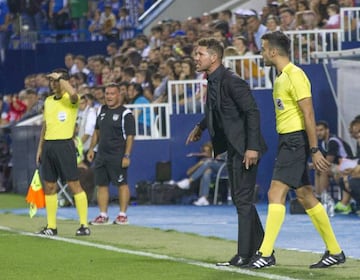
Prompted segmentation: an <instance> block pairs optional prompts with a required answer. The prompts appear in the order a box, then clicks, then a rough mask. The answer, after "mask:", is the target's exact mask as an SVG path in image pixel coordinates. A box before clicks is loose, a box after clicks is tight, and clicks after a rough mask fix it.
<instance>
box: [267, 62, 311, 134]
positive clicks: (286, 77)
mask: <svg viewBox="0 0 360 280" xmlns="http://www.w3.org/2000/svg"><path fill="white" fill-rule="evenodd" d="M307 97H311V85H310V82H309V79H308V78H307V76H306V74H305V73H304V71H303V70H302V69H300V68H299V67H297V66H296V65H294V64H293V63H289V64H288V65H286V66H285V67H284V69H283V71H282V73H281V74H280V75H279V76H278V77H277V78H276V80H275V83H274V89H273V99H274V104H275V114H276V130H277V132H278V133H279V134H284V133H290V132H295V131H299V130H304V129H305V124H304V116H303V114H302V112H301V109H300V107H299V105H298V101H300V100H302V99H304V98H307Z"/></svg>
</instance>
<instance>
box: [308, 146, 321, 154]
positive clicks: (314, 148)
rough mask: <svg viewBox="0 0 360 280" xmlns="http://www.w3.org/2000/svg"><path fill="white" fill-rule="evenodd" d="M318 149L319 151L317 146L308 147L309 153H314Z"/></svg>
mask: <svg viewBox="0 0 360 280" xmlns="http://www.w3.org/2000/svg"><path fill="white" fill-rule="evenodd" d="M318 151H319V148H318V147H311V148H310V153H312V154H316V153H317V152H318Z"/></svg>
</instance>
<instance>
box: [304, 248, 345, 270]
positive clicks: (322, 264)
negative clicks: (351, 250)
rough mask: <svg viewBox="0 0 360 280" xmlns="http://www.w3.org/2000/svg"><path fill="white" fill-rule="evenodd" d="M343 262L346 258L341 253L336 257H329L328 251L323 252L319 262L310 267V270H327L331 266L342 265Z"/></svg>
mask: <svg viewBox="0 0 360 280" xmlns="http://www.w3.org/2000/svg"><path fill="white" fill-rule="evenodd" d="M345 261H346V257H345V254H344V252H343V251H341V253H340V254H336V255H331V254H330V252H329V251H325V254H324V255H323V256H322V258H321V260H320V261H319V262H317V263H314V264H312V265H310V268H327V267H330V266H333V265H338V264H341V263H344V262H345Z"/></svg>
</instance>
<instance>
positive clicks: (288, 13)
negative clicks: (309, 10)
mask: <svg viewBox="0 0 360 280" xmlns="http://www.w3.org/2000/svg"><path fill="white" fill-rule="evenodd" d="M295 29H296V18H295V12H294V11H293V10H291V9H289V8H285V9H283V10H282V11H281V12H280V30H281V31H288V30H295Z"/></svg>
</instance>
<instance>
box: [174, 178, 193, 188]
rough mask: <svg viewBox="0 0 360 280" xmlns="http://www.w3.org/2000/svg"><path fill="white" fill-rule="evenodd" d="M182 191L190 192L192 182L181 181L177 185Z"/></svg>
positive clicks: (187, 180)
mask: <svg viewBox="0 0 360 280" xmlns="http://www.w3.org/2000/svg"><path fill="white" fill-rule="evenodd" d="M176 184H177V185H178V187H179V188H180V189H183V190H188V189H189V188H190V180H189V179H187V178H186V179H182V180H181V181H179V182H177V183H176Z"/></svg>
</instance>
